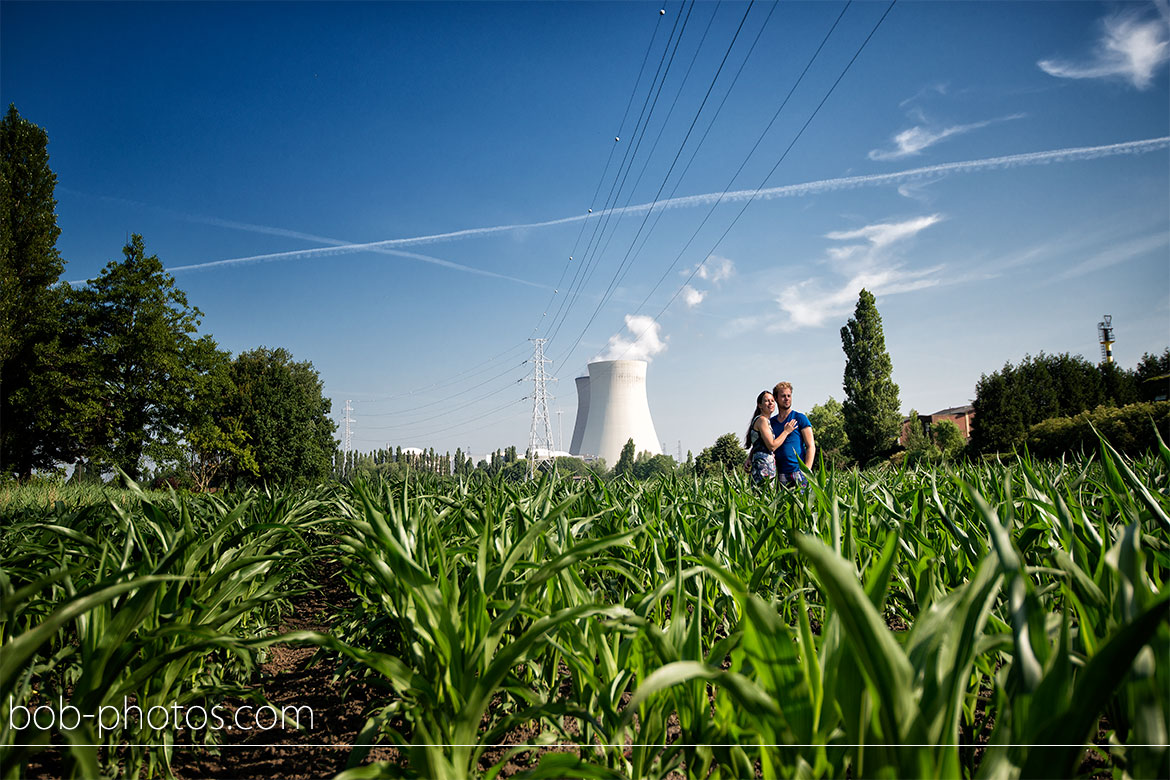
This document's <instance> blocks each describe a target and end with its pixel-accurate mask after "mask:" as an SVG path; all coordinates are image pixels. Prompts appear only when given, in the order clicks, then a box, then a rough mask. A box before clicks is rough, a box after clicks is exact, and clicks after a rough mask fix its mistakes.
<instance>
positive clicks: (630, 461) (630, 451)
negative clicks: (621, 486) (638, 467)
mask: <svg viewBox="0 0 1170 780" xmlns="http://www.w3.org/2000/svg"><path fill="white" fill-rule="evenodd" d="M633 473H634V440H633V439H629V440H628V441H627V442H626V443H625V445H624V446H623V447H622V454H621V455H620V456H618V462H617V465H616V466H614V467H613V475H614V476H615V477H622V476H626V475H630V476H633Z"/></svg>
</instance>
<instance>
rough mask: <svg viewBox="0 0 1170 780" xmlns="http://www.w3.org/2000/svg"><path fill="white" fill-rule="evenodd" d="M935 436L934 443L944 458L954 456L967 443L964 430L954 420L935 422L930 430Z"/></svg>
mask: <svg viewBox="0 0 1170 780" xmlns="http://www.w3.org/2000/svg"><path fill="white" fill-rule="evenodd" d="M930 434H931V436H933V437H934V444H935V446H936V447H938V449H939V451H940V452H941V453H942V456H943V457H944V458H947V459H949V458H954V457H955V456H956V455H958V454H959V452H960V451H961V450H962V449H963V447H964V446H965V445H966V441H964V440H963V432H962V431H960V430H959V426H958V425H956V424H955V421H954V420H940V421H939V422H937V423H935V424H934V426H933V427H932V429H931V432H930Z"/></svg>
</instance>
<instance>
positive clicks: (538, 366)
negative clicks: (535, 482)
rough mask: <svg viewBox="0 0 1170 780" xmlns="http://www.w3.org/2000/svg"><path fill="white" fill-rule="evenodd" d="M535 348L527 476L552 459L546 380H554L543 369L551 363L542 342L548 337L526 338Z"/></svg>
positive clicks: (551, 435) (551, 437)
mask: <svg viewBox="0 0 1170 780" xmlns="http://www.w3.org/2000/svg"><path fill="white" fill-rule="evenodd" d="M528 340H529V341H531V342H532V343H533V344H535V345H536V348H535V350H534V352H533V354H532V382H533V385H534V386H535V387H534V389H533V392H532V431H531V433H530V434H529V436H528V476H529V478H531V477H532V476H533V475H534V474H535V473H536V467H537V466H539V465H540V464H541V463H543V462H545V461H548V460H552V452H553V449H554V446H553V433H552V421H551V420H550V419H549V416H548V401H549V395H548V389H547V388H546V387H545V385H546V383H548V382H555V381H556V379H553V378H550V377H549V376H548V373H547V372H546V371H545V370H544V366H545V364H546V363H551V362H552V361H551V360H548V359H546V358H545V356H544V343H545V342H546V341H548V339H528Z"/></svg>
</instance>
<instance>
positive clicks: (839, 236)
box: [825, 214, 942, 254]
mask: <svg viewBox="0 0 1170 780" xmlns="http://www.w3.org/2000/svg"><path fill="white" fill-rule="evenodd" d="M941 221H942V215H941V214H931V215H930V216H928V217H918V218H917V219H908V220H906V221H905V222H879V223H877V224H876V225H866V226H865V227H862V228H858V229H856V230H841V231H833V232H832V233H826V234H825V238H831V239H834V240H837V241H852V240H854V239H857V238H860V239H865V240H866V241H868V242H869V243H870V244H871V245H872V246H873V248H874V249H882V248H884V247H887V246H889V245H890V244H893V243H895V242H896V241H903V240H905V239H907V238H911V237H913V236H916V235H918V234H919V233H921V232H922V231H923V230H926V229H927V228H928V227H930V226H931V225H935V224H938V223H939V222H941ZM846 249H847V250H848V251H849V253H850V254H854V253H855V252H856V249H855V248H854V247H847V248H846ZM829 251H830V252H832V251H833V250H831V249H830V250H829ZM839 251H840V250H839Z"/></svg>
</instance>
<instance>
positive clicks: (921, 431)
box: [905, 409, 940, 463]
mask: <svg viewBox="0 0 1170 780" xmlns="http://www.w3.org/2000/svg"><path fill="white" fill-rule="evenodd" d="M909 416H910V419H909V420H907V422H906V441H905V447H906V460H907V461H908V462H909V463H918V462H920V461H924V460H925V461H932V460H937V459H938V457H939V455H940V453H939V451H938V448H937V447H935V446H934V442H933V441H931V440H930V436H928V435H927V433H926V429H925V428H923V426H922V420H920V419H919V417H918V410H916V409H911V410H910V415H909Z"/></svg>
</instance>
